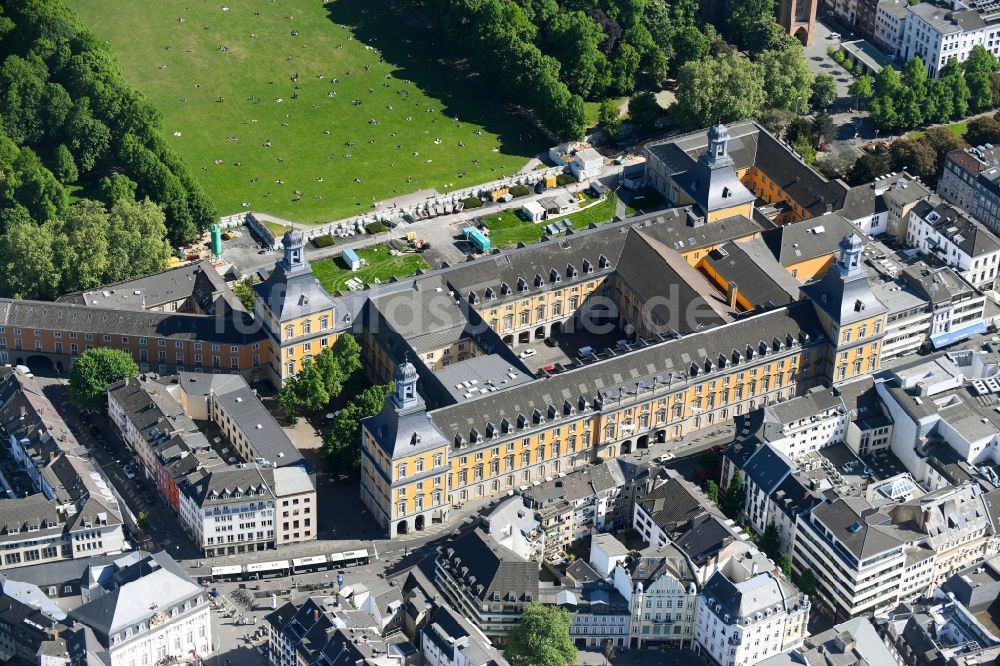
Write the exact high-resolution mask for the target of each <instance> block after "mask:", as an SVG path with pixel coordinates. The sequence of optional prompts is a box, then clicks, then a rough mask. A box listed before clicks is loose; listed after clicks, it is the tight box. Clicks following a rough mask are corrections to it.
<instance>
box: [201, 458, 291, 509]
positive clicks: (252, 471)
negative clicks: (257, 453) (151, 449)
mask: <svg viewBox="0 0 1000 666" xmlns="http://www.w3.org/2000/svg"><path fill="white" fill-rule="evenodd" d="M274 472H275V470H273V469H271V468H270V467H261V466H259V465H245V466H243V467H237V466H235V465H233V466H229V467H223V468H220V469H214V470H204V471H202V472H198V473H196V477H195V478H193V479H190V483H189V484H185V487H184V492H185V493H186V494H187V495H188V496H189V497H190V498H191V499H192V500H193V501H194V503H195V504H197V505H198V506H202V507H205V506H216V505H224V504H231V503H234V502H235V503H238V502H246V501H247V500H246V497H247V496H248V491H249V490H250V489H253V490H254V491H255V492H260V491H262V492H263V494H262V495H259V497H260V498H261V499H262V500H263V499H268V498H271V497H274V492H273V491H272V489H273V488H274ZM236 490H239V491H240V492H241V493H242V495H243V497H233V493H234V492H235V491H236ZM223 494H228V495H229V496H228V497H222V495H223ZM255 496H257V495H255Z"/></svg>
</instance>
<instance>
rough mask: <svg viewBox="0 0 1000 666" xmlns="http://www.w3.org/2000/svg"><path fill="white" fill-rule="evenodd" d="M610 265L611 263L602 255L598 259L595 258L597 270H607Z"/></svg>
mask: <svg viewBox="0 0 1000 666" xmlns="http://www.w3.org/2000/svg"><path fill="white" fill-rule="evenodd" d="M610 265H611V262H610V261H608V258H607V257H605V256H604V255H603V254H602V255H601V256H600V257H598V258H597V266H598V267H599V268H607V267H608V266H610Z"/></svg>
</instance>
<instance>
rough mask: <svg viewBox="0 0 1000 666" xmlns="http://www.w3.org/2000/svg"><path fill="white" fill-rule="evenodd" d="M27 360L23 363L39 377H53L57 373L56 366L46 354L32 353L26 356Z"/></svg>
mask: <svg viewBox="0 0 1000 666" xmlns="http://www.w3.org/2000/svg"><path fill="white" fill-rule="evenodd" d="M27 360H28V362H27V363H25V364H24V365H26V366H28V369H30V370H31V373H32V374H35V375H38V376H40V377H55V376H56V375H57V374H58V373H57V372H56V366H55V364H54V363H53V362H52V359H50V358H49V357H48V356H41V355H40V354H33V355H31V356H29V357H28V359H27Z"/></svg>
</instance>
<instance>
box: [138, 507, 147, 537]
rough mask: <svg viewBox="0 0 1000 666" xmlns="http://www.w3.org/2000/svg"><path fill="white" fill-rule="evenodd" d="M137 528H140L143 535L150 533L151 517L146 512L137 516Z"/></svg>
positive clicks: (141, 512)
mask: <svg viewBox="0 0 1000 666" xmlns="http://www.w3.org/2000/svg"><path fill="white" fill-rule="evenodd" d="M135 526H136V527H138V528H139V531H140V532H141V533H142V534H143V535H145V534H148V533H149V516H147V515H146V512H145V511H140V512H139V515H137V516H136V518H135Z"/></svg>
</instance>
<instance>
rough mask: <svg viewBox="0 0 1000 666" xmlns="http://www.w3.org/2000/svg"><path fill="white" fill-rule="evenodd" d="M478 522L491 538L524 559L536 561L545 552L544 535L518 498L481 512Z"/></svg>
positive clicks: (529, 510)
mask: <svg viewBox="0 0 1000 666" xmlns="http://www.w3.org/2000/svg"><path fill="white" fill-rule="evenodd" d="M479 519H480V522H481V523H482V525H483V529H485V530H486V531H487V532H488V533H489V535H490V538H491V539H493V540H494V541H496V542H497V543H498V544H500V545H501V546H504V547H505V548H509V549H510V550H512V551H513V552H514V553H516V554H517V555H519V556H520V557H523V558H524V559H526V560H536V561H540V560H541V559H542V557H543V556H544V554H545V553H546V552H547V551H546V549H545V535H546V532H545V530H543V529H542V528H541V523H539V521H538V519H537V518H535V512H534V510H533V509H530V508H529V507H528V506H527V505H526V504H525V500H524V497H523V496H521V495H515V496H514V497H509V498H507V499H505V500H501V501H500V502H498V503H497V504H496V505H494V506H492V507H488V508H486V509H484V510H483V511H482V512H480V516H479Z"/></svg>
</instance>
